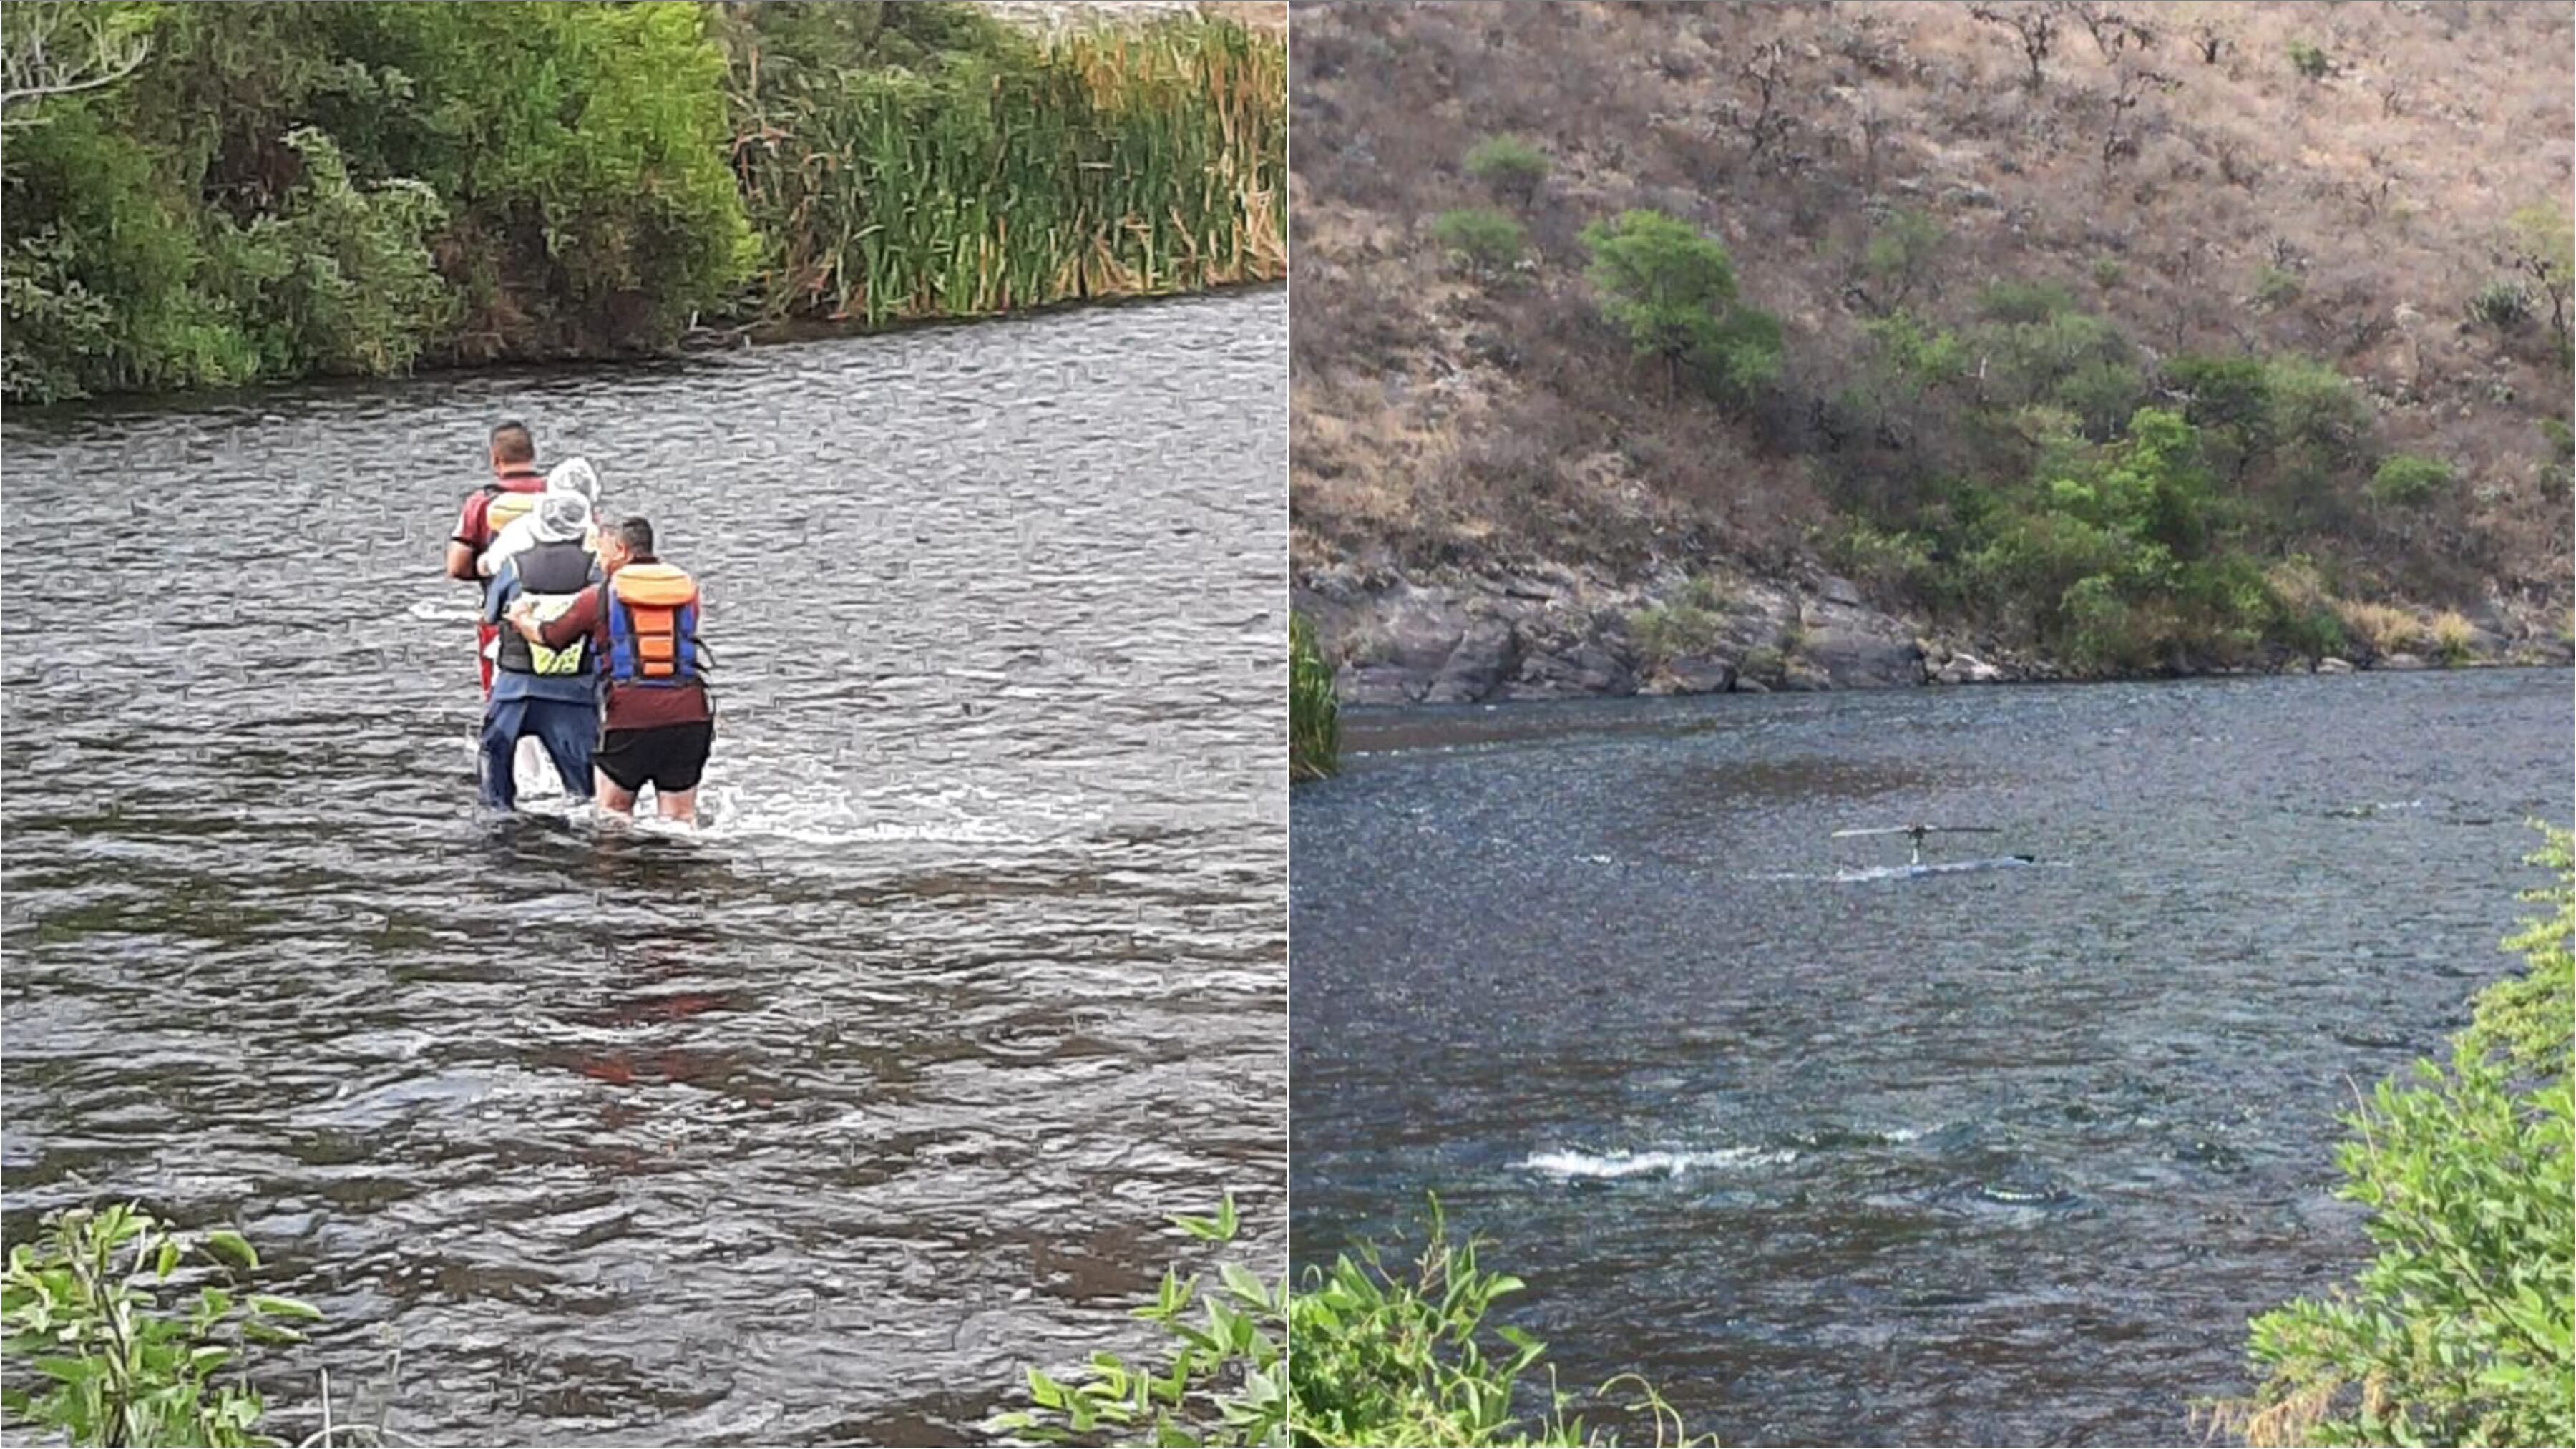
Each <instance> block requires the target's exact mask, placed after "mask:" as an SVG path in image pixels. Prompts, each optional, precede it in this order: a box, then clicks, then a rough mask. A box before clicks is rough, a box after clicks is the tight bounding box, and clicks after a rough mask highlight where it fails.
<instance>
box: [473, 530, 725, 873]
mask: <svg viewBox="0 0 2576 1449" xmlns="http://www.w3.org/2000/svg"><path fill="white" fill-rule="evenodd" d="M599 567H600V569H601V572H602V575H603V577H604V579H605V582H602V583H596V584H593V585H591V586H590V587H589V588H587V589H584V590H582V591H581V593H579V594H578V595H576V596H575V597H574V599H573V601H572V604H571V606H570V607H569V608H567V609H565V610H564V611H563V612H562V613H560V614H558V615H556V616H555V617H554V618H553V619H551V620H548V621H546V622H545V623H542V624H540V623H539V622H537V618H536V614H535V608H534V605H533V604H531V603H530V602H529V601H528V600H526V599H521V600H520V601H519V602H518V603H517V604H516V605H514V606H513V607H512V608H511V610H510V612H509V623H510V627H512V628H514V629H516V630H518V631H519V632H520V633H521V634H523V635H525V636H527V638H528V639H529V640H530V641H531V642H533V643H538V644H542V645H544V646H545V647H547V648H548V649H561V648H563V647H564V646H566V645H568V644H570V643H572V641H574V640H575V639H579V638H581V637H582V636H584V635H585V634H586V635H588V636H589V637H590V641H591V649H592V653H593V655H594V656H595V657H596V658H597V659H598V660H599V661H600V670H601V673H603V674H604V675H606V676H607V681H608V699H607V707H606V710H605V712H604V714H603V715H602V718H601V726H602V729H601V734H600V737H599V748H598V749H597V750H595V751H593V752H592V753H591V757H590V764H591V771H592V773H593V774H594V775H595V776H596V777H597V779H596V781H595V783H596V784H597V786H598V799H599V806H600V808H601V809H603V810H608V811H611V812H614V813H616V814H619V815H631V814H633V813H634V810H635V797H636V796H637V795H639V794H641V793H642V792H643V789H644V787H645V786H646V785H647V784H650V785H651V786H652V787H653V795H654V798H655V799H656V800H658V801H659V802H660V803H661V815H662V818H663V819H665V820H676V821H682V822H686V823H690V824H694V823H696V821H697V818H698V780H699V778H700V777H701V776H702V775H703V774H704V773H705V772H706V765H707V751H708V750H709V748H710V747H711V746H712V745H713V743H714V741H715V710H714V709H713V707H712V706H710V704H709V703H708V700H707V683H706V669H705V666H704V664H703V662H702V661H701V659H700V657H699V653H698V586H697V581H696V580H694V579H691V578H690V577H689V576H688V575H687V574H685V573H683V572H681V571H680V570H679V569H676V568H674V567H672V566H671V565H669V564H666V563H664V562H662V561H661V560H660V559H658V558H655V557H654V556H653V525H652V524H650V523H648V522H646V521H645V520H643V519H641V518H629V519H627V520H626V521H625V522H623V523H620V524H618V525H617V526H615V527H614V528H603V529H601V530H600V531H599Z"/></svg>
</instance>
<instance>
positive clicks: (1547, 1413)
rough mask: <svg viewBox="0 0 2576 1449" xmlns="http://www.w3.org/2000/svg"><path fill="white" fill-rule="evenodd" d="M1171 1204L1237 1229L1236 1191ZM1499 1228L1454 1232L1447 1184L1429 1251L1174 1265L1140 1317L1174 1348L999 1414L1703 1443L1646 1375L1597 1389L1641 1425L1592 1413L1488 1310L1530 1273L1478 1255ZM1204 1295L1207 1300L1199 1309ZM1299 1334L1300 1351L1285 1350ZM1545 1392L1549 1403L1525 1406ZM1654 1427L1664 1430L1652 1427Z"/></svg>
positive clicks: (1411, 1438) (1054, 1429) (1098, 1429)
mask: <svg viewBox="0 0 2576 1449" xmlns="http://www.w3.org/2000/svg"><path fill="white" fill-rule="evenodd" d="M1175 1221H1176V1222H1177V1223H1178V1224H1179V1225H1180V1226H1181V1227H1182V1229H1183V1230H1184V1231H1186V1232H1188V1233H1189V1234H1190V1235H1191V1236H1192V1237H1193V1238H1196V1239H1197V1240H1199V1241H1200V1242H1202V1243H1206V1244H1209V1245H1211V1246H1219V1247H1221V1246H1223V1245H1224V1244H1226V1243H1228V1242H1231V1241H1232V1239H1233V1237H1234V1229H1235V1220H1234V1204H1233V1202H1232V1200H1231V1199H1230V1198H1229V1199H1228V1200H1227V1202H1226V1204H1225V1207H1224V1210H1223V1211H1222V1212H1220V1214H1219V1215H1218V1216H1217V1217H1215V1218H1213V1219H1199V1218H1179V1219H1175ZM1490 1246H1491V1244H1490V1243H1487V1242H1485V1241H1484V1240H1482V1239H1480V1238H1477V1237H1475V1236H1473V1235H1467V1236H1463V1237H1453V1236H1452V1235H1451V1234H1450V1232H1449V1228H1448V1224H1447V1222H1446V1220H1445V1219H1444V1218H1443V1217H1442V1215H1441V1212H1440V1207H1439V1204H1438V1202H1437V1201H1434V1202H1433V1203H1432V1205H1431V1214H1430V1221H1429V1223H1428V1225H1427V1229H1426V1231H1425V1233H1424V1235H1423V1239H1422V1243H1421V1246H1420V1248H1419V1250H1418V1252H1417V1253H1416V1254H1415V1255H1414V1256H1413V1257H1411V1258H1409V1259H1395V1258H1390V1257H1388V1256H1387V1255H1385V1254H1384V1253H1382V1252H1381V1251H1380V1250H1378V1249H1376V1248H1373V1247H1366V1248H1361V1249H1358V1250H1356V1251H1354V1252H1345V1253H1343V1254H1341V1255H1339V1256H1338V1257H1336V1258H1335V1260H1334V1262H1333V1264H1332V1266H1331V1267H1330V1268H1328V1269H1322V1270H1318V1271H1315V1272H1313V1273H1310V1274H1309V1275H1308V1278H1307V1283H1306V1286H1304V1287H1302V1288H1299V1289H1297V1290H1295V1291H1293V1292H1292V1291H1290V1289H1289V1288H1288V1286H1287V1285H1286V1284H1285V1283H1284V1282H1278V1281H1273V1280H1269V1279H1265V1278H1263V1277H1262V1276H1261V1275H1259V1274H1257V1273H1254V1272H1252V1271H1250V1270H1248V1269H1246V1268H1244V1267H1242V1266H1241V1265H1240V1264H1236V1263H1226V1264H1223V1265H1222V1266H1221V1267H1220V1268H1219V1269H1218V1284H1217V1286H1215V1287H1214V1288H1212V1289H1210V1290H1208V1291H1206V1292H1205V1293H1202V1292H1201V1291H1200V1287H1199V1281H1198V1279H1197V1278H1195V1277H1190V1278H1183V1277H1180V1276H1178V1275H1177V1274H1175V1273H1171V1272H1166V1273H1165V1274H1164V1277H1163V1284H1162V1290H1161V1292H1160V1294H1159V1295H1158V1296H1157V1298H1156V1300H1155V1301H1154V1302H1153V1303H1151V1304H1148V1305H1146V1306H1145V1307H1143V1308H1141V1309H1139V1310H1138V1313H1139V1316H1141V1317H1143V1318H1145V1319H1146V1320H1148V1321H1150V1322H1154V1323H1157V1324H1160V1325H1162V1326H1163V1328H1164V1329H1165V1330H1166V1331H1167V1332H1168V1333H1169V1334H1170V1335H1171V1339H1172V1349H1171V1354H1172V1357H1171V1362H1170V1363H1169V1364H1168V1365H1167V1366H1164V1367H1161V1368H1143V1367H1137V1366H1131V1365H1130V1364H1128V1363H1127V1362H1126V1361H1124V1360H1122V1359H1120V1358H1118V1357H1117V1356H1115V1355H1111V1354H1099V1355H1095V1356H1094V1357H1093V1358H1092V1360H1091V1362H1090V1364H1089V1365H1087V1366H1086V1367H1085V1368H1084V1369H1083V1370H1082V1371H1081V1372H1080V1373H1079V1374H1077V1375H1075V1376H1073V1377H1072V1378H1070V1379H1069V1380H1067V1381H1063V1382H1059V1381H1058V1380H1056V1379H1054V1378H1052V1377H1049V1376H1048V1375H1046V1374H1043V1373H1040V1372H1037V1371H1035V1370H1032V1371H1031V1372H1030V1374H1029V1399H1030V1405H1031V1406H1030V1407H1029V1408H1026V1409H1023V1410H1019V1411H1015V1412H1013V1413H1010V1414H1006V1415H1004V1416H1002V1417H1001V1418H1000V1419H999V1420H998V1421H997V1422H996V1424H995V1427H996V1428H997V1429H999V1430H1001V1431H1002V1432H1005V1433H1008V1434H1010V1435H1011V1436H1013V1437H1014V1438H1016V1439H1018V1440H1020V1441H1022V1442H1032V1443H1067V1442H1075V1441H1076V1440H1077V1439H1081V1440H1084V1441H1090V1442H1096V1441H1097V1440H1098V1439H1099V1438H1100V1437H1102V1436H1108V1437H1110V1438H1112V1439H1113V1440H1116V1441H1119V1442H1138V1443H1156V1444H1205V1445H1285V1444H1300V1445H1455V1446H1483V1445H1582V1444H1609V1443H1631V1444H1633V1443H1640V1442H1646V1443H1653V1444H1656V1445H1664V1444H1675V1445H1681V1444H1693V1443H1714V1442H1715V1441H1713V1440H1706V1439H1701V1440H1693V1439H1691V1438H1689V1437H1688V1436H1687V1435H1686V1433H1685V1431H1684V1426H1683V1425H1682V1423H1681V1421H1680V1419H1679V1417H1678V1416H1677V1415H1676V1414H1674V1412H1673V1411H1672V1409H1671V1408H1670V1407H1669V1406H1668V1405H1666V1404H1665V1403H1664V1402H1663V1400H1662V1399H1661V1398H1659V1397H1658V1396H1657V1395H1656V1394H1655V1393H1654V1391H1653V1389H1652V1388H1651V1387H1649V1386H1647V1385H1646V1384H1645V1383H1644V1382H1643V1381H1642V1380H1638V1379H1635V1378H1628V1379H1622V1380H1618V1381H1614V1382H1613V1383H1610V1384H1607V1385H1604V1386H1603V1388H1602V1390H1601V1392H1600V1394H1598V1395H1595V1396H1593V1398H1594V1401H1595V1405H1594V1406H1595V1408H1596V1410H1601V1409H1606V1410H1608V1411H1609V1412H1610V1413H1611V1414H1612V1415H1613V1416H1614V1417H1616V1418H1617V1419H1618V1420H1619V1421H1620V1422H1621V1426H1622V1427H1623V1428H1625V1429H1626V1430H1627V1431H1628V1432H1627V1433H1626V1434H1625V1435H1624V1436H1622V1437H1613V1436H1612V1434H1611V1431H1610V1430H1609V1429H1607V1428H1604V1427H1597V1426H1596V1427H1587V1425H1586V1423H1585V1420H1584V1418H1583V1417H1582V1416H1581V1415H1580V1414H1579V1413H1578V1412H1577V1410H1578V1409H1580V1408H1581V1407H1583V1406H1582V1405H1581V1404H1580V1403H1579V1402H1578V1401H1577V1398H1576V1396H1574V1395H1571V1394H1568V1393H1565V1392H1562V1391H1560V1390H1559V1389H1558V1388H1557V1387H1556V1385H1555V1382H1554V1376H1553V1374H1549V1375H1547V1387H1546V1388H1544V1389H1541V1388H1539V1387H1538V1383H1539V1378H1540V1374H1541V1371H1542V1369H1543V1367H1544V1359H1545V1357H1546V1352H1547V1349H1546V1345H1544V1344H1542V1343H1540V1342H1538V1341H1537V1340H1536V1339H1534V1338H1531V1337H1530V1336H1529V1335H1528V1334H1526V1333H1523V1332H1521V1331H1520V1330H1518V1329H1514V1328H1510V1327H1506V1326H1502V1325H1498V1324H1495V1323H1493V1322H1491V1316H1492V1313H1493V1310H1494V1306H1495V1304H1496V1303H1498V1302H1499V1301H1501V1300H1502V1299H1504V1298H1506V1297H1508V1296H1510V1295H1511V1294H1513V1293H1516V1292H1518V1291H1519V1290H1520V1288H1521V1286H1522V1285H1521V1282H1520V1280H1519V1279H1517V1278H1513V1277H1511V1276H1510V1275H1508V1274H1503V1273H1497V1272H1494V1271H1493V1270H1491V1269H1489V1268H1486V1267H1485V1266H1484V1265H1483V1263H1482V1262H1481V1261H1480V1259H1481V1255H1482V1254H1483V1252H1484V1251H1485V1250H1486V1249H1487V1248H1489V1247H1490ZM1194 1309H1195V1310H1197V1311H1196V1312H1195V1313H1194V1312H1193V1311H1192V1310H1194ZM1292 1345H1293V1351H1289V1350H1290V1348H1291V1346H1292ZM1533 1398H1535V1399H1536V1400H1538V1401H1539V1402H1541V1403H1543V1404H1544V1405H1545V1406H1546V1407H1545V1408H1544V1409H1543V1410H1542V1411H1541V1412H1539V1413H1537V1414H1534V1415H1533V1414H1531V1413H1529V1412H1528V1409H1529V1403H1530V1401H1531V1400H1532V1399H1533ZM1647 1435H1650V1436H1651V1437H1642V1436H1647Z"/></svg>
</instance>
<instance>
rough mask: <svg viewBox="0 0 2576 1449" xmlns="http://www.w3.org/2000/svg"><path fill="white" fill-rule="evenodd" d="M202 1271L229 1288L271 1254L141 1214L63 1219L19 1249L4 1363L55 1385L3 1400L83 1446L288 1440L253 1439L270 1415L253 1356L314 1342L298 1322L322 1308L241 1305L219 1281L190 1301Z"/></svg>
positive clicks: (3, 1313)
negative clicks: (253, 1381)
mask: <svg viewBox="0 0 2576 1449" xmlns="http://www.w3.org/2000/svg"><path fill="white" fill-rule="evenodd" d="M195 1265H204V1266H207V1267H211V1268H212V1269H213V1270H214V1276H217V1277H220V1278H222V1279H223V1280H224V1282H225V1284H226V1285H229V1284H230V1283H231V1281H232V1273H233V1271H234V1270H236V1269H239V1270H241V1271H244V1272H249V1271H255V1270H256V1269H257V1268H258V1267H259V1254H258V1253H257V1252H255V1251H254V1250H253V1249H252V1248H251V1245H250V1244H249V1242H248V1241H246V1240H245V1239H244V1238H243V1237H242V1235H241V1234H239V1233H236V1232H231V1231H228V1230H220V1229H219V1230H216V1231H213V1232H205V1233H192V1232H178V1231H174V1230H173V1229H172V1228H171V1227H170V1226H169V1224H167V1223H165V1222H163V1221H162V1220H161V1219H159V1218H156V1217H154V1216H153V1215H152V1214H150V1213H148V1212H145V1211H143V1210H142V1209H141V1208H140V1207H137V1206H135V1205H133V1204H131V1203H128V1204H122V1205H116V1206H110V1207H106V1208H101V1209H96V1210H92V1209H88V1208H74V1209H71V1210H69V1211H67V1212H62V1213H57V1214H55V1215H54V1216H52V1217H50V1218H48V1219H47V1220H46V1222H45V1225H44V1230H43V1233H42V1235H41V1236H39V1237H38V1238H37V1239H36V1240H35V1241H33V1242H23V1243H16V1244H13V1245H11V1247H10V1249H9V1263H8V1268H7V1270H6V1273H5V1275H0V1324H5V1327H6V1337H5V1338H0V1354H5V1355H6V1356H7V1357H8V1358H10V1359H12V1360H20V1361H24V1362H25V1363H26V1365H27V1367H29V1368H30V1369H32V1370H33V1371H34V1373H35V1374H36V1375H37V1376H38V1377H39V1378H40V1379H42V1380H43V1381H44V1386H43V1387H41V1388H38V1389H36V1390H34V1391H32V1392H30V1391H27V1390H23V1389H14V1388H13V1389H10V1390H8V1391H6V1392H5V1393H0V1410H5V1411H6V1414H7V1417H8V1419H9V1421H10V1422H12V1423H13V1424H18V1425H24V1426H30V1427H35V1428H41V1429H51V1430H55V1431H58V1432H60V1433H62V1434H64V1435H65V1436H67V1437H68V1438H69V1439H70V1441H71V1442H72V1443H74V1444H83V1445H89V1444H101V1445H106V1444H114V1445H180V1444H201V1445H218V1446H232V1445H248V1444H269V1443H273V1442H275V1441H274V1440H270V1439H266V1438H263V1437H261V1436H259V1435H258V1434H257V1433H255V1432H254V1431H255V1429H256V1427H257V1425H258V1423H259V1419H260V1414H261V1412H262V1410H263V1407H264V1406H263V1404H262V1403H261V1400H260V1396H259V1393H258V1391H257V1390H255V1389H253V1388H252V1387H251V1386H250V1381H249V1377H248V1375H247V1373H246V1372H245V1371H244V1369H243V1368H242V1366H241V1364H240V1360H241V1357H242V1350H243V1348H244V1347H245V1346H246V1345H248V1344H252V1343H261V1344H291V1343H301V1342H303V1337H304V1336H303V1335H302V1334H301V1333H299V1332H297V1331H296V1330H294V1329H293V1328H290V1327H287V1326H286V1325H287V1323H288V1322H289V1321H309V1320H314V1319H318V1318H320V1317H321V1316H322V1314H321V1311H320V1310H319V1309H316V1308H315V1307H313V1305H311V1304H309V1303H305V1302H303V1301H301V1300H299V1299H294V1298H283V1297H279V1296H276V1295H274V1294H267V1293H254V1294H250V1295H248V1296H247V1297H243V1298H236V1297H235V1296H234V1294H233V1292H232V1290H231V1288H230V1286H223V1287H218V1286H215V1285H214V1284H212V1283H206V1284H203V1285H201V1286H199V1287H198V1289H197V1293H196V1297H195V1300H194V1301H193V1302H189V1301H188V1300H187V1299H186V1298H185V1296H184V1293H183V1292H182V1291H180V1290H176V1289H173V1287H172V1280H173V1278H175V1277H178V1276H179V1275H180V1274H181V1273H182V1271H183V1269H184V1268H187V1267H191V1266H195ZM192 1276H195V1275H192ZM165 1294H166V1295H167V1297H168V1299H169V1300H170V1301H165Z"/></svg>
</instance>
